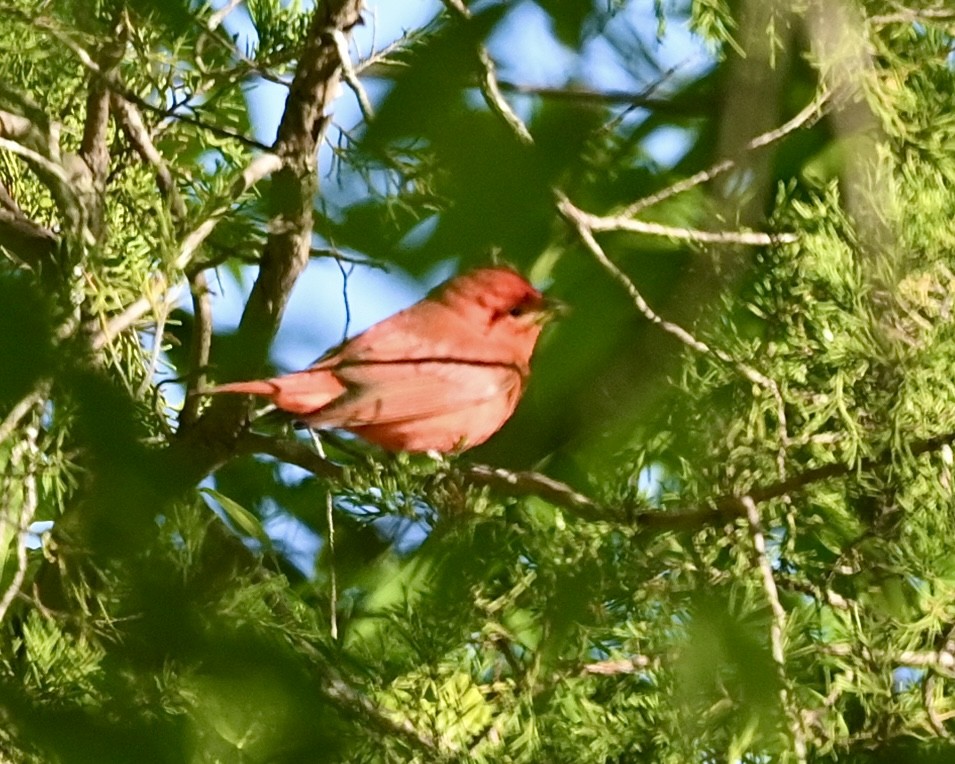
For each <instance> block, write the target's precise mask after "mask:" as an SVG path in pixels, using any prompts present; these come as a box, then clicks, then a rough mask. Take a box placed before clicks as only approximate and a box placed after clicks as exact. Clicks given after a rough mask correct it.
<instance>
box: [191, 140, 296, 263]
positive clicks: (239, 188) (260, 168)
mask: <svg viewBox="0 0 955 764" xmlns="http://www.w3.org/2000/svg"><path fill="white" fill-rule="evenodd" d="M282 165H283V163H282V159H281V157H279V156H278V155H277V154H273V153H271V152H267V153H264V154H260V155H259V156H257V157H256V158H255V159H253V160H252V161H251V162H249V164H248V165H246V167H245V169H243V170H242V172H240V173H239V175H238V176H237V177H236V179H235V180H234V181H233V182H232V185H231V187H230V189H229V194H228V198H227V199H225V200H223V201H222V202H221V203H220V204H218V205H217V206H216V207H215V208H214V209H213V210H212V211H211V212H210V213H209V214H208V215H206V217H205V219H204V220H203V221H202V222H201V223H200V224H199V225H197V226H196V227H195V228H194V229H193V230H192V231H190V232H189V233H188V234H187V235H186V236H185V237H184V238H183V240H182V244H181V245H180V247H179V255H178V257H177V258H176V260H175V262H174V263H173V267H174V268H175V269H176V270H185V268H186V267H187V266H188V265H189V263H190V262H191V260H192V257H193V255H194V254H195V252H196V250H197V249H198V248H199V246H200V245H201V244H202V242H204V241H205V240H206V239H207V238H208V236H209V234H211V233H212V232H213V230H215V227H216V226H217V225H218V224H219V221H220V220H222V218H223V217H225V215H226V214H227V213H229V212H230V211H231V210H232V209H233V206H234V204H235V202H236V201H237V200H238V199H239V198H240V197H242V196H243V195H244V194H245V193H246V192H247V191H249V189H251V188H252V187H253V186H254V185H255V184H256V183H258V182H259V181H260V180H262V179H263V178H264V177H266V176H267V175H270V174H272V173H273V172H276V171H278V170H280V169H281V168H282Z"/></svg>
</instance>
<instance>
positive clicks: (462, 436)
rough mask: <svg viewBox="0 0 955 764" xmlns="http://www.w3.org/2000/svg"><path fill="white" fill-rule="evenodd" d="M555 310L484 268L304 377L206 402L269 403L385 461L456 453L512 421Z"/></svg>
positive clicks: (525, 287)
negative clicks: (247, 399)
mask: <svg viewBox="0 0 955 764" xmlns="http://www.w3.org/2000/svg"><path fill="white" fill-rule="evenodd" d="M554 313H555V305H554V304H553V303H551V302H549V301H548V300H547V299H546V298H545V297H544V295H542V294H541V293H540V292H539V291H537V290H536V289H534V287H532V286H531V285H530V284H529V283H528V282H527V281H526V280H525V279H524V278H523V277H522V276H520V275H519V274H518V273H516V272H514V271H512V270H510V269H509V268H482V269H479V270H475V271H471V272H470V273H466V274H464V275H461V276H457V277H456V278H453V279H451V280H449V281H446V282H445V283H444V284H442V285H441V286H439V287H438V288H437V289H435V290H434V292H432V293H431V294H430V295H428V296H427V297H425V298H424V299H423V300H421V302H418V303H416V304H415V305H412V306H411V307H410V308H407V309H405V310H403V311H401V312H400V313H396V314H395V315H393V316H391V317H390V318H386V319H384V320H383V321H381V322H379V323H377V324H375V325H374V326H372V327H371V328H370V329H368V330H366V331H365V332H363V333H362V334H359V335H358V336H357V337H353V338H352V339H350V340H348V341H346V342H345V343H343V344H342V345H339V346H338V347H337V348H333V349H332V350H330V351H329V352H328V353H327V354H326V355H324V356H323V357H322V358H320V359H319V360H318V361H316V362H315V363H314V364H313V365H312V366H310V367H309V368H307V369H305V370H304V371H299V372H295V373H292V374H286V375H284V376H281V377H273V378H272V379H263V380H255V381H251V382H232V383H230V384H226V385H221V386H219V387H215V388H213V389H211V390H210V391H209V392H210V393H246V394H252V395H261V396H265V397H267V398H268V399H269V400H271V401H272V403H274V404H275V405H276V406H277V407H278V408H279V409H281V410H283V411H287V412H288V413H290V414H292V415H293V416H294V417H295V418H296V419H298V420H300V421H302V422H304V423H305V424H307V425H308V426H309V427H311V428H312V429H323V428H341V429H344V430H348V431H350V432H353V433H355V434H356V435H359V436H361V437H362V438H364V439H365V440H367V441H370V442H372V443H377V444H378V445H379V446H382V447H383V448H386V449H388V450H389V451H436V452H439V453H452V452H459V451H464V450H465V449H468V448H471V447H473V446H477V445H478V444H480V443H483V442H484V441H485V440H487V439H488V438H489V437H491V436H492V435H493V434H494V433H495V432H497V431H498V430H499V429H500V428H501V427H502V426H503V424H504V423H505V422H506V421H507V420H508V419H509V418H510V416H511V414H513V413H514V409H515V407H516V406H517V402H518V401H519V400H520V398H521V395H522V394H523V392H524V388H525V386H526V384H527V378H528V375H529V373H530V360H531V354H532V353H533V352H534V345H535V344H536V342H537V338H538V337H539V336H540V332H541V328H542V326H543V324H544V323H545V322H546V321H547V320H548V319H549V318H550V317H552V316H553V315H554Z"/></svg>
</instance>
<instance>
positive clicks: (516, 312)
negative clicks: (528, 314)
mask: <svg viewBox="0 0 955 764" xmlns="http://www.w3.org/2000/svg"><path fill="white" fill-rule="evenodd" d="M507 312H508V313H509V314H510V315H512V316H514V318H517V317H518V316H523V315H524V308H522V307H521V306H520V305H515V306H514V307H513V308H511V309H510V310H509V311H507Z"/></svg>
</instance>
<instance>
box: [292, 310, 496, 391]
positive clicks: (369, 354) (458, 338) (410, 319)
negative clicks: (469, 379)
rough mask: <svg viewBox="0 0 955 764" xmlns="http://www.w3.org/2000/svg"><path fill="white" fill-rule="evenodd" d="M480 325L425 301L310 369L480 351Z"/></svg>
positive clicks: (388, 319) (387, 320)
mask: <svg viewBox="0 0 955 764" xmlns="http://www.w3.org/2000/svg"><path fill="white" fill-rule="evenodd" d="M482 339H483V333H482V327H480V326H478V325H476V324H475V322H474V321H473V320H469V319H468V318H463V317H462V316H460V315H458V313H456V312H455V311H453V310H450V309H449V308H448V307H447V306H446V305H443V304H441V303H438V302H432V301H428V300H425V301H423V302H419V303H417V304H415V305H412V306H411V307H410V308H407V309H405V310H403V311H400V312H399V313H395V314H394V315H393V316H390V317H388V318H386V319H385V320H384V321H380V322H379V323H377V324H375V325H374V326H372V327H370V328H368V329H366V330H365V331H364V332H362V333H361V334H358V335H356V336H355V337H352V338H351V339H349V340H347V341H345V342H344V343H342V344H341V345H338V346H337V347H334V348H332V349H331V350H329V351H328V352H327V353H325V354H324V355H323V356H322V357H321V358H319V359H318V360H317V361H315V363H314V364H312V366H311V367H310V368H312V369H329V370H331V371H333V372H335V373H336V374H337V373H338V368H339V366H344V365H348V364H354V363H362V362H370V361H397V360H402V359H418V358H427V357H431V358H442V357H453V356H455V355H460V354H461V351H462V350H463V349H464V346H467V347H468V348H469V350H470V351H471V354H472V355H473V354H480V353H482V343H481V340H482Z"/></svg>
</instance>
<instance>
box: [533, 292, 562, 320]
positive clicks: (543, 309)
mask: <svg viewBox="0 0 955 764" xmlns="http://www.w3.org/2000/svg"><path fill="white" fill-rule="evenodd" d="M568 313H570V306H569V305H568V304H567V303H566V302H561V301H560V300H555V299H554V298H553V297H546V296H545V297H544V302H543V303H542V304H541V306H540V309H539V310H538V313H537V322H538V323H540V324H546V323H547V322H549V321H552V320H553V319H555V318H563V317H564V316H566V315H567V314H568Z"/></svg>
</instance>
